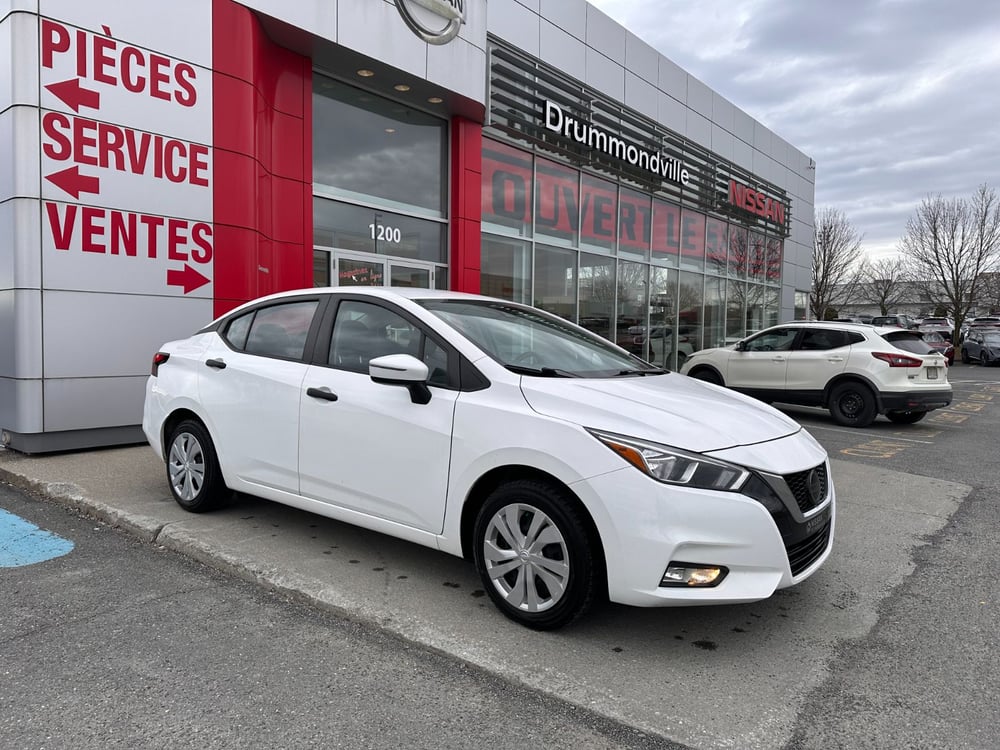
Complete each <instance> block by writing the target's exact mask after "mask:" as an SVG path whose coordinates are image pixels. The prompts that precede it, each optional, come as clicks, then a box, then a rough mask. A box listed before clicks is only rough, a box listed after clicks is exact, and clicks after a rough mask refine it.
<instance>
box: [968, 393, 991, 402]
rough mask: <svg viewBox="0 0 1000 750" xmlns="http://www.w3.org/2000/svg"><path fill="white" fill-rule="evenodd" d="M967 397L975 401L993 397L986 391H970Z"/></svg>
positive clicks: (987, 399)
mask: <svg viewBox="0 0 1000 750" xmlns="http://www.w3.org/2000/svg"><path fill="white" fill-rule="evenodd" d="M967 398H969V399H971V400H973V401H992V400H993V397H992V396H990V395H989V394H986V393H970V394H969V395H968V396H967Z"/></svg>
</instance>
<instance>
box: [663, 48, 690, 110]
mask: <svg viewBox="0 0 1000 750" xmlns="http://www.w3.org/2000/svg"><path fill="white" fill-rule="evenodd" d="M659 77H660V90H661V91H663V92H664V93H667V94H670V96H672V97H673V98H674V99H676V100H677V101H679V102H684V103H687V86H688V84H687V81H688V74H687V73H686V72H685V71H684V69H683V68H681V66H679V65H678V64H677V63H675V62H674V61H673V60H669V59H667V58H666V57H661V58H660V76H659Z"/></svg>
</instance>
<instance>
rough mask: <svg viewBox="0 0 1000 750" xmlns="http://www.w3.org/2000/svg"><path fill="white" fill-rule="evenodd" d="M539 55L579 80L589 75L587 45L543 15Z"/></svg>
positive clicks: (540, 27) (539, 36)
mask: <svg viewBox="0 0 1000 750" xmlns="http://www.w3.org/2000/svg"><path fill="white" fill-rule="evenodd" d="M538 39H539V50H540V54H539V57H540V58H541V59H542V60H544V61H545V62H546V63H548V64H549V65H552V66H553V67H555V68H556V69H557V70H561V71H562V72H563V73H565V74H566V75H569V76H572V77H573V78H576V79H578V80H581V81H582V80H584V79H586V77H587V45H586V44H584V43H583V42H582V41H580V39H578V38H577V37H574V36H572V35H570V34H569V33H567V32H566V31H564V30H562V29H560V28H559V27H557V26H554V25H553V24H551V23H549V22H548V20H546V18H545V17H544V16H542V20H541V24H540V26H539V35H538Z"/></svg>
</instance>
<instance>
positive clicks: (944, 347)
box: [921, 330, 955, 367]
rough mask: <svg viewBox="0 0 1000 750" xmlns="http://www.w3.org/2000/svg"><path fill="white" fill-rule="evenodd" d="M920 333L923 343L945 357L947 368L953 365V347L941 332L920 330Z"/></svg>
mask: <svg viewBox="0 0 1000 750" xmlns="http://www.w3.org/2000/svg"><path fill="white" fill-rule="evenodd" d="M921 333H923V335H924V341H926V342H927V344H928V345H929V346H930V347H931V349H933V350H934V351H938V352H941V353H942V354H943V355H944V356H945V359H947V360H948V365H949V367H950V366H951V365H953V364H955V347H954V345H953V344H952V343H951V340H950V338H949V337H946V336H945V335H944V333H943V332H941V331H924V330H921Z"/></svg>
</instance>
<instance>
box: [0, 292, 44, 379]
mask: <svg viewBox="0 0 1000 750" xmlns="http://www.w3.org/2000/svg"><path fill="white" fill-rule="evenodd" d="M41 323H42V298H41V292H39V291H38V290H37V289H18V290H15V289H7V290H4V291H0V377H6V378H21V379H30V378H40V377H41V376H42V325H41Z"/></svg>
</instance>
